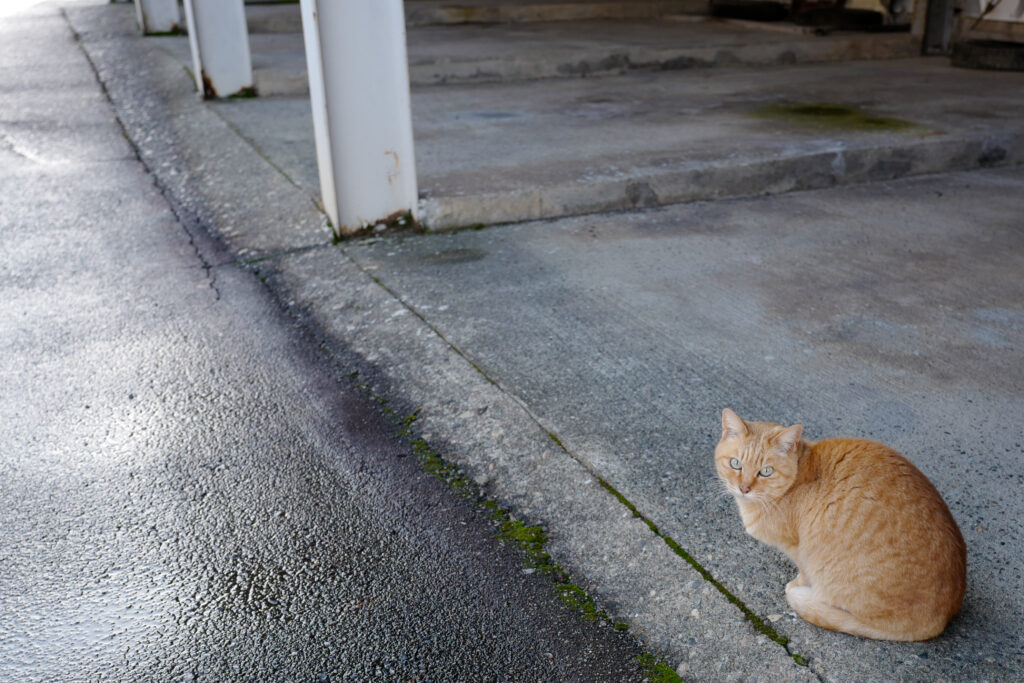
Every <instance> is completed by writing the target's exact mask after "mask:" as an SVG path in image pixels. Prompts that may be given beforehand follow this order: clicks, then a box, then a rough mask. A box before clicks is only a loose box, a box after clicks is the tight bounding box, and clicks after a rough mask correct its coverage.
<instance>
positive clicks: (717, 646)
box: [67, 7, 815, 681]
mask: <svg viewBox="0 0 1024 683" xmlns="http://www.w3.org/2000/svg"><path fill="white" fill-rule="evenodd" d="M129 11H130V9H129V10H126V9H125V8H121V7H95V8H87V9H76V10H69V11H68V13H67V14H68V16H69V19H70V21H71V24H72V26H73V27H74V28H75V30H76V31H77V33H78V35H79V37H80V40H81V42H82V44H83V47H84V49H85V51H86V53H87V54H88V55H89V57H90V60H91V62H92V63H93V64H94V66H95V68H96V70H97V72H98V74H99V76H100V78H101V81H102V82H103V84H104V86H105V88H106V90H107V92H108V93H109V96H110V98H111V100H112V102H113V104H114V106H115V109H116V110H117V112H118V115H119V117H120V118H121V120H122V122H123V124H124V126H125V128H126V132H127V134H128V135H129V137H130V138H131V140H132V141H133V142H134V144H135V145H136V149H137V150H138V153H139V156H140V157H141V159H142V160H143V161H144V162H145V163H146V165H147V167H148V168H149V169H150V171H151V172H152V173H153V174H154V176H155V180H156V182H157V184H158V185H159V186H160V187H161V188H162V189H163V190H164V192H165V193H166V194H167V195H168V198H169V199H170V200H171V202H172V205H174V206H175V208H176V211H178V212H179V214H180V215H181V216H182V219H183V221H184V222H186V224H191V225H193V226H198V227H200V228H202V229H204V230H207V231H209V232H211V233H212V234H213V235H215V236H216V237H218V238H219V239H220V240H222V241H223V242H224V243H225V244H226V245H227V246H228V248H229V249H230V250H231V251H232V252H234V253H235V254H236V255H237V256H238V258H239V259H243V260H245V261H248V262H249V264H250V265H251V266H252V267H253V269H254V270H255V272H256V273H257V274H258V275H259V276H260V277H261V278H265V279H266V280H267V281H268V282H269V284H270V286H271V288H272V290H273V291H274V293H275V294H276V296H277V297H278V298H279V299H280V301H281V302H282V303H283V304H284V305H285V306H286V307H287V308H288V309H289V310H290V311H291V312H292V313H293V314H295V315H296V316H297V317H299V319H300V320H301V321H303V322H304V323H306V324H308V325H310V326H311V327H312V328H314V329H315V330H317V331H318V332H319V333H320V334H321V335H322V336H323V339H324V343H325V344H326V345H327V346H328V347H329V348H331V349H332V350H333V351H334V352H335V353H337V354H338V355H339V356H341V357H343V358H345V359H346V360H348V361H350V362H351V363H352V364H353V365H354V366H355V367H358V368H360V371H361V373H362V374H363V375H364V377H366V378H368V380H367V381H368V383H369V384H370V386H371V387H372V388H373V390H374V391H375V392H376V393H378V394H380V395H383V396H387V397H389V398H391V400H392V403H393V404H394V405H395V406H397V407H398V409H399V410H403V411H406V412H408V413H411V412H413V411H414V410H415V411H418V414H419V418H418V420H417V422H416V425H417V429H418V430H419V435H420V436H421V437H422V438H423V439H425V440H427V441H429V442H430V443H431V444H432V445H433V446H434V448H435V449H436V450H438V451H439V452H441V453H442V454H443V455H444V456H445V457H446V458H448V459H451V460H453V461H455V462H456V463H458V464H459V465H461V466H462V467H464V468H465V469H466V471H467V473H468V474H469V476H470V477H471V478H473V479H474V480H476V481H477V482H478V483H479V484H481V485H483V486H484V487H485V489H486V491H487V492H488V494H489V495H492V496H493V497H494V498H495V499H497V500H499V501H500V502H501V503H502V504H503V505H506V506H507V507H508V509H509V510H510V511H512V512H513V514H515V515H517V516H519V517H521V518H523V519H525V520H527V521H529V523H531V524H536V523H539V524H542V525H543V526H544V527H545V528H546V529H547V531H548V534H549V536H550V542H549V546H548V551H549V552H550V554H551V556H552V557H553V558H554V559H555V560H556V561H557V562H559V563H560V564H562V565H563V566H565V567H567V568H570V570H571V571H572V573H573V575H574V578H575V580H576V581H578V582H579V583H580V584H581V585H584V586H585V587H586V588H587V589H588V590H590V591H591V592H592V593H593V594H594V595H596V596H598V599H599V600H600V601H601V602H602V603H604V604H605V605H606V606H607V607H608V609H609V611H611V612H613V613H614V614H615V615H616V617H617V618H619V619H622V620H624V621H626V622H628V623H629V624H630V625H631V626H632V627H633V628H634V629H635V630H634V633H636V634H637V635H638V636H639V637H640V638H642V639H643V640H644V641H645V643H646V644H647V646H648V647H650V648H652V649H654V650H657V651H660V652H661V653H663V654H664V655H665V656H666V657H667V658H668V659H669V661H670V662H671V663H672V664H673V665H678V667H679V671H680V672H681V673H682V674H683V675H687V674H692V675H694V676H697V677H699V678H700V679H701V680H738V679H739V678H744V677H747V676H755V677H757V678H766V679H771V680H780V681H788V680H812V679H814V678H815V674H814V673H813V672H812V671H811V670H810V669H809V668H807V667H802V666H797V664H796V663H795V662H794V660H793V658H791V656H790V653H789V652H787V650H786V649H785V648H784V647H783V646H781V645H780V644H778V643H775V642H772V641H771V640H769V639H768V638H767V637H766V636H764V635H762V634H761V633H759V632H758V631H756V630H755V629H754V628H752V626H751V625H749V624H746V623H744V619H743V614H742V613H741V611H740V610H739V609H737V607H736V606H734V605H733V604H731V603H730V602H729V601H728V600H727V599H726V597H725V596H723V595H722V593H720V592H719V591H718V590H717V589H716V588H715V586H714V585H712V583H710V582H709V581H707V580H705V578H704V577H703V576H702V575H701V574H700V573H698V572H697V571H695V570H694V569H693V568H692V567H691V566H690V565H689V564H687V563H686V562H685V561H684V560H683V559H681V558H680V557H679V556H678V555H677V554H676V553H675V552H673V550H672V549H671V548H670V547H669V546H668V545H667V544H666V543H665V542H664V540H663V539H662V538H660V537H659V536H658V535H656V534H655V533H653V532H652V530H651V528H649V526H648V525H647V524H646V523H645V522H644V521H643V520H641V519H639V518H637V517H636V516H635V514H634V512H633V511H632V510H631V509H630V508H629V507H627V506H625V505H624V504H623V503H622V502H621V501H620V500H619V499H617V498H616V497H615V496H614V495H612V494H611V493H609V491H608V490H607V489H606V488H605V487H604V486H603V485H602V483H601V481H600V480H599V479H598V477H597V476H596V475H595V473H593V472H591V471H590V470H589V469H588V468H587V467H585V466H584V465H582V464H581V463H580V461H578V460H577V459H575V458H573V457H572V454H570V453H569V452H567V451H566V450H565V449H564V448H563V447H562V446H561V444H560V443H558V442H557V440H556V439H554V438H552V436H551V435H549V433H548V430H547V429H546V428H545V427H544V426H543V425H541V424H540V423H539V421H538V420H537V419H536V418H535V417H534V416H533V415H532V414H530V412H529V411H528V410H527V409H526V408H525V407H524V406H523V405H522V404H521V403H520V402H519V401H518V400H517V399H516V398H515V397H514V396H513V395H511V394H509V393H508V392H506V391H504V390H503V389H502V388H501V387H500V386H497V385H496V384H494V383H493V382H492V381H490V380H489V379H488V378H487V377H485V376H484V375H483V374H482V373H481V372H480V371H479V370H478V369H477V368H476V367H475V366H474V365H473V364H472V363H471V362H470V361H469V360H468V359H467V358H466V357H465V356H463V355H462V354H461V353H460V352H459V350H458V349H457V348H455V347H453V346H452V345H451V344H449V343H448V342H447V341H446V340H444V339H443V338H442V337H441V336H440V335H438V334H437V333H436V331H435V330H434V329H432V328H431V327H430V326H429V325H428V324H427V323H426V322H425V321H423V320H422V319H420V318H419V317H417V316H416V315H415V314H413V313H412V312H411V310H410V309H409V308H408V307H407V306H406V305H405V304H404V303H403V302H402V301H401V300H399V299H398V298H396V297H395V296H394V295H393V294H392V293H391V292H390V291H388V290H387V289H385V288H384V287H383V286H382V285H380V284H379V283H378V282H377V281H376V280H375V279H374V278H373V277H372V275H371V274H370V273H367V272H365V271H364V270H362V269H360V268H359V267H358V266H357V265H356V264H355V262H354V261H352V260H351V259H350V258H349V257H348V256H347V255H346V253H345V250H344V249H341V248H338V247H335V246H332V245H331V244H330V243H329V242H330V240H329V232H328V230H327V228H326V225H325V221H324V219H323V216H322V214H320V213H319V212H317V211H316V210H315V208H313V207H312V202H311V199H310V196H309V195H308V194H307V193H306V192H304V191H303V190H301V189H299V188H298V187H296V186H295V185H293V184H292V183H291V182H290V181H289V180H288V179H287V178H286V177H285V176H284V175H282V174H280V173H279V172H278V171H276V170H275V169H274V168H273V167H272V166H271V165H270V164H269V162H267V161H266V160H265V159H263V158H262V157H261V156H260V155H259V154H258V153H257V152H256V151H255V150H254V149H253V148H251V147H250V146H249V145H248V144H246V143H245V142H244V141H242V140H241V139H240V138H239V137H238V136H237V135H235V133H234V131H233V130H232V129H231V128H230V127H229V126H228V125H227V124H226V123H225V122H224V121H223V120H222V119H220V118H219V117H218V116H216V115H215V114H213V113H212V112H211V111H210V110H209V108H207V107H206V106H205V105H204V104H203V103H202V102H201V101H199V100H197V99H196V98H195V97H194V95H193V94H192V84H191V81H190V79H189V78H188V75H187V74H186V73H185V72H184V71H183V70H182V69H181V66H180V64H179V63H177V62H175V61H174V60H173V58H171V57H170V56H169V55H167V54H166V53H165V52H163V51H162V50H160V49H158V48H153V47H150V46H149V45H147V43H146V41H145V40H142V39H136V38H135V37H134V36H135V31H134V25H133V24H132V23H131V18H130V14H129V13H128V12H129ZM126 20H127V21H126Z"/></svg>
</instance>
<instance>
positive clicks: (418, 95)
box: [214, 58, 1024, 229]
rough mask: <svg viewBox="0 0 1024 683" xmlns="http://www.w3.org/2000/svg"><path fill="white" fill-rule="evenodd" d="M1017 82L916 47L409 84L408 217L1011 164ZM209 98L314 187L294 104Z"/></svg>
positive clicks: (579, 207) (561, 212) (1020, 133)
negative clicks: (900, 53) (766, 61)
mask: <svg viewBox="0 0 1024 683" xmlns="http://www.w3.org/2000/svg"><path fill="white" fill-rule="evenodd" d="M1016 78H1017V77H1016V75H1015V74H1007V73H999V72H973V71H965V70H959V69H953V68H951V67H950V66H949V61H948V59H945V58H914V59H906V60H891V61H862V62H846V63H842V64H818V65H796V66H788V67H772V68H762V69H724V68H723V69H706V70H700V71H694V70H691V71H675V72H634V73H631V74H629V75H627V76H623V77H620V78H612V79H592V78H577V79H565V80H545V81H530V82H519V83H501V84H475V85H448V86H445V87H443V88H438V87H416V88H413V93H412V96H413V115H414V117H413V125H414V129H415V131H414V132H415V137H416V169H417V175H418V178H419V186H420V189H421V193H422V203H421V215H422V217H423V219H424V222H425V224H426V225H427V227H429V228H430V229H450V228H457V227H465V226H472V225H480V224H483V225H489V224H495V223H506V222H516V221H523V220H528V219H539V218H552V217H557V216H566V215H577V214H587V213H593V212H598V211H608V210H615V209H627V208H633V207H650V206H658V205H666V204H673V203H678V202H687V201H694V200H706V199H718V198H726V197H740V196H755V195H764V194H775V193H782V192H788V191H792V190H803V189H812V188H821V187H829V186H833V185H840V184H849V183H858V182H866V181H885V180H890V179H893V178H899V177H904V176H912V175H918V174H924V173H936V172H942V171H948V170H960V169H971V168H978V167H985V166H993V165H999V164H1012V163H1020V162H1022V161H1024V122H1022V121H1021V119H1020V117H1019V112H1020V111H1021V110H1022V107H1024V91H1022V90H1021V89H1020V88H1017V87H1014V86H1015V83H1016V80H1015V79H1016ZM975 102H983V103H984V105H979V104H974V103H975ZM790 105H797V106H795V107H794V106H790ZM800 105H804V106H803V107H802V108H801V106H800ZM214 106H216V107H217V109H218V111H220V112H221V114H222V115H223V116H224V117H225V118H227V119H228V120H229V121H231V122H232V123H233V124H234V125H235V127H236V128H237V130H238V131H239V132H240V133H241V134H242V135H244V136H245V137H246V138H248V139H250V140H251V141H252V142H253V144H254V145H256V146H257V147H258V148H259V149H261V150H262V151H263V153H264V154H266V156H267V157H268V158H270V159H272V160H273V161H274V163H275V164H276V165H277V166H278V167H279V168H280V169H282V170H283V172H285V173H286V174H287V175H288V176H289V177H290V178H292V180H293V181H294V182H296V183H297V184H298V185H300V186H302V187H305V188H307V189H308V190H309V191H310V192H311V193H313V194H319V188H318V178H317V172H316V161H315V159H316V156H315V152H314V146H313V135H312V124H311V121H310V113H309V103H308V101H307V100H305V99H298V98H294V99H274V98H256V99H251V100H245V101H233V102H222V103H217V104H215V105H214ZM787 107H788V108H787Z"/></svg>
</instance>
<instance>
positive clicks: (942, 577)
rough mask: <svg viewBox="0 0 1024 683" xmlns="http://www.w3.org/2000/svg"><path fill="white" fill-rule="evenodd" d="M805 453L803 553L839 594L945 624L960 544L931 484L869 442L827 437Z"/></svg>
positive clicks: (956, 586)
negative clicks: (807, 482) (809, 479)
mask: <svg viewBox="0 0 1024 683" xmlns="http://www.w3.org/2000/svg"><path fill="white" fill-rule="evenodd" d="M810 457H811V458H812V460H813V462H814V466H815V469H816V475H817V476H816V478H815V480H814V485H813V486H812V487H810V488H808V490H807V494H808V495H806V497H805V499H804V500H803V502H802V506H801V507H802V508H803V510H802V511H801V521H800V526H801V531H800V536H801V540H800V546H801V553H802V554H803V553H806V555H805V560H806V561H807V562H809V563H810V564H811V565H815V566H817V567H818V568H819V571H822V572H824V574H823V575H822V576H821V578H822V579H825V580H826V581H827V582H828V583H829V584H831V588H832V589H833V590H835V591H836V592H837V593H842V594H845V595H846V597H847V598H848V599H852V598H854V597H855V596H856V597H857V598H859V599H860V600H862V601H864V602H865V603H874V604H873V605H871V609H870V610H869V611H874V612H876V613H878V614H881V613H891V612H892V610H894V609H895V610H900V611H903V612H904V613H905V614H906V613H914V612H916V613H919V615H920V616H921V617H924V613H929V614H930V615H931V616H932V618H933V619H937V620H941V621H942V625H943V626H944V625H945V621H946V620H948V618H949V617H951V616H952V615H953V614H955V613H956V611H958V610H959V608H960V603H961V601H962V599H963V594H964V588H965V586H966V547H965V545H964V542H963V537H962V536H961V534H960V530H959V528H958V527H957V525H956V522H955V520H954V519H953V516H952V514H950V512H949V508H948V507H947V506H946V504H945V502H944V501H943V500H942V496H941V495H939V492H938V491H937V490H936V488H935V486H933V485H932V483H931V482H930V481H929V480H928V478H927V477H925V475H924V474H923V473H922V472H921V471H920V470H918V469H917V468H916V467H915V466H914V465H913V464H912V463H911V462H910V461H909V460H907V459H906V458H905V457H903V456H902V455H900V454H899V453H898V452H897V451H895V450H894V449H892V448H890V447H888V446H886V445H884V444H881V443H877V442H874V441H867V440H863V439H827V440H825V441H819V442H818V443H816V444H813V445H812V446H811V456H810ZM804 541H807V543H806V545H805V543H804ZM826 568H828V569H827V570H826ZM858 584H862V585H858ZM868 594H870V595H871V598H869V597H867V595H868ZM865 607H867V605H865ZM939 630H941V628H940V629H939Z"/></svg>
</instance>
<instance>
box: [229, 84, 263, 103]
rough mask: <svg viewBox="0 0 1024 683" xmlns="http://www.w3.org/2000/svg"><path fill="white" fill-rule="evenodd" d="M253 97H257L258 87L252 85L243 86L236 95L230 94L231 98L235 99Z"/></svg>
mask: <svg viewBox="0 0 1024 683" xmlns="http://www.w3.org/2000/svg"><path fill="white" fill-rule="evenodd" d="M251 97H256V88H254V87H252V86H251V85H249V86H246V87H244V88H242V89H241V90H239V91H238V92H236V93H235V94H234V95H228V98H229V99H235V100H245V99H249V98H251Z"/></svg>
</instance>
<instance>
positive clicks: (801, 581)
mask: <svg viewBox="0 0 1024 683" xmlns="http://www.w3.org/2000/svg"><path fill="white" fill-rule="evenodd" d="M809 585H811V584H810V583H809V582H808V581H807V579H805V578H804V575H803V574H801V573H800V572H797V575H796V578H795V579H793V580H792V581H790V582H789V583H787V584H786V593H787V594H789V589H790V588H799V587H801V586H809Z"/></svg>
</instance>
